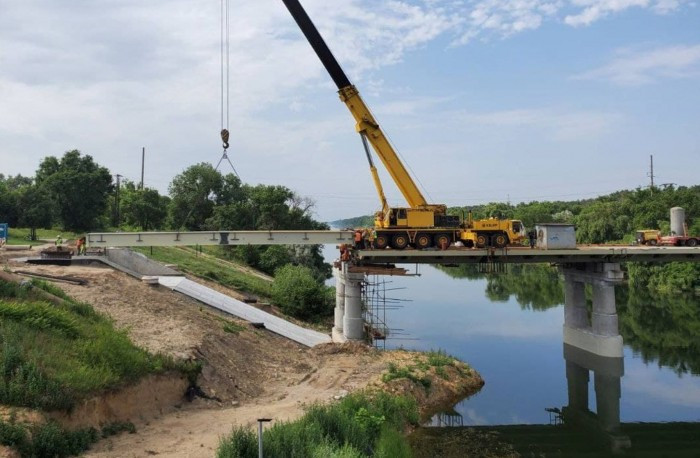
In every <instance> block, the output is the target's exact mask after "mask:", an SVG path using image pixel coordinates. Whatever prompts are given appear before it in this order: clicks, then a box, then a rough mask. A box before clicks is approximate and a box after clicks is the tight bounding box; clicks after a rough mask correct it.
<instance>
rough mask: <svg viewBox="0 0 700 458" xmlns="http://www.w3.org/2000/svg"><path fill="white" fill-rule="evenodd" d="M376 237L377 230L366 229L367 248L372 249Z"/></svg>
mask: <svg viewBox="0 0 700 458" xmlns="http://www.w3.org/2000/svg"><path fill="white" fill-rule="evenodd" d="M376 238H377V231H375V230H374V228H372V229H367V242H369V249H370V250H374V239H376Z"/></svg>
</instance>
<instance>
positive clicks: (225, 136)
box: [221, 129, 228, 150]
mask: <svg viewBox="0 0 700 458" xmlns="http://www.w3.org/2000/svg"><path fill="white" fill-rule="evenodd" d="M221 141H222V142H224V149H225V150H226V149H228V129H221Z"/></svg>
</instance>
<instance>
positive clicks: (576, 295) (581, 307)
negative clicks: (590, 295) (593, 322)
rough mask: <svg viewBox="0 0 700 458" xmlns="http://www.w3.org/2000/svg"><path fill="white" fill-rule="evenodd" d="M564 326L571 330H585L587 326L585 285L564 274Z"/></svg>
mask: <svg viewBox="0 0 700 458" xmlns="http://www.w3.org/2000/svg"><path fill="white" fill-rule="evenodd" d="M564 326H567V327H570V328H573V329H586V328H588V326H589V323H588V311H587V310H586V291H585V285H584V283H583V282H580V281H576V280H575V279H574V277H573V276H572V275H567V274H566V273H564Z"/></svg>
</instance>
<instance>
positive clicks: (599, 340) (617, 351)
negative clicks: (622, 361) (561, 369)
mask: <svg viewBox="0 0 700 458" xmlns="http://www.w3.org/2000/svg"><path fill="white" fill-rule="evenodd" d="M560 270H561V272H562V273H563V274H564V301H565V307H564V343H567V344H569V345H573V346H575V347H578V348H581V349H584V350H587V351H589V352H591V353H593V354H596V355H600V356H607V357H621V356H622V336H621V335H620V332H619V330H618V320H617V308H616V305H615V284H617V283H620V282H621V281H622V280H624V272H622V270H621V269H620V265H619V264H617V263H579V264H566V265H563V266H560ZM586 284H589V285H591V286H592V288H593V310H592V313H591V315H590V319H589V315H588V308H587V306H586V292H585V285H586Z"/></svg>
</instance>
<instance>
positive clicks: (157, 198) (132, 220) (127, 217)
mask: <svg viewBox="0 0 700 458" xmlns="http://www.w3.org/2000/svg"><path fill="white" fill-rule="evenodd" d="M120 196H121V197H120V202H121V203H120V207H121V217H122V220H123V221H124V223H126V224H127V225H129V226H131V227H139V228H140V229H141V230H144V231H148V230H153V229H162V228H163V226H164V224H165V218H166V217H167V215H168V204H169V203H170V198H169V197H167V196H161V195H160V193H159V192H158V191H157V190H155V189H152V188H145V189H137V188H136V185H135V184H134V183H133V182H132V181H124V182H123V185H122V186H121V193H120Z"/></svg>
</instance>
